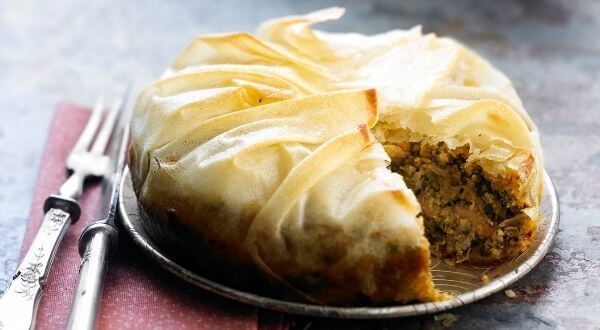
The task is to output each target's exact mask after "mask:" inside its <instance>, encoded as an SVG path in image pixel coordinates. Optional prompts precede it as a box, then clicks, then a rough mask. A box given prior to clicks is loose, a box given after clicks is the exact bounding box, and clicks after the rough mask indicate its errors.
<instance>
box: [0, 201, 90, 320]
mask: <svg viewBox="0 0 600 330" xmlns="http://www.w3.org/2000/svg"><path fill="white" fill-rule="evenodd" d="M44 211H45V216H44V220H43V221H42V225H41V227H40V229H39V230H38V232H37V234H36V236H35V238H34V240H33V243H32V244H31V247H30V248H29V250H28V251H27V254H26V255H25V258H23V261H22V262H21V264H20V265H19V268H18V269H17V272H16V273H15V275H14V276H13V280H12V282H11V283H10V286H9V287H8V288H7V289H6V291H5V292H4V295H3V296H2V298H1V299H0V329H33V328H34V327H35V320H36V316H37V307H38V304H39V301H40V297H41V294H42V286H43V285H44V284H45V283H46V280H47V278H48V273H49V270H50V265H51V264H52V261H53V259H54V255H55V254H56V251H57V250H58V246H59V244H60V241H61V240H62V238H63V236H64V234H65V232H66V229H67V228H68V227H69V225H70V224H71V223H72V222H75V221H76V220H77V219H78V218H79V215H80V210H79V206H78V204H77V202H76V201H75V200H73V199H70V198H65V197H61V196H50V197H48V199H46V202H45V203H44Z"/></svg>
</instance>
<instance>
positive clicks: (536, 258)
mask: <svg viewBox="0 0 600 330" xmlns="http://www.w3.org/2000/svg"><path fill="white" fill-rule="evenodd" d="M130 177H131V175H130V172H129V167H128V166H126V167H125V169H124V172H123V176H122V179H121V182H120V184H119V196H120V198H119V212H120V214H121V221H122V224H123V227H124V228H125V230H126V231H127V232H128V233H129V235H130V237H131V238H132V239H133V241H134V242H135V244H136V245H137V247H138V248H140V249H141V250H142V252H143V253H144V254H145V255H146V256H147V257H149V258H150V259H152V260H153V261H155V262H156V263H158V264H159V265H160V266H161V267H162V268H164V269H165V270H167V271H168V272H169V273H171V274H173V275H175V276H177V277H179V278H181V279H183V280H184V281H186V282H188V283H190V284H192V285H195V286H197V287H200V288H202V289H204V290H207V291H209V292H212V293H215V294H217V295H220V296H223V297H226V298H229V299H232V300H235V301H238V302H242V303H245V304H248V305H253V306H256V307H261V308H266V309H270V310H275V311H279V312H285V313H291V314H300V315H309V316H319V317H330V318H341V319H383V318H397V317H408V316H416V315H424V314H432V313H440V312H443V311H446V310H449V309H452V308H456V307H459V306H464V305H467V304H470V303H473V302H475V301H478V300H481V299H483V298H486V297H488V296H490V295H492V294H494V293H497V292H499V291H500V290H502V289H504V288H506V287H508V286H510V285H511V284H513V283H514V282H516V281H518V280H519V279H521V278H523V276H525V275H526V274H527V273H529V272H530V271H531V270H533V268H535V267H536V266H537V265H538V264H539V263H540V261H541V260H542V259H543V258H544V256H545V255H546V254H547V253H548V251H549V250H550V247H551V246H552V244H553V243H554V241H555V239H556V235H557V232H558V226H559V223H560V205H559V200H558V195H557V193H556V188H555V185H554V181H553V180H552V178H551V177H550V176H549V175H548V173H547V171H546V170H544V173H543V181H544V182H543V185H544V188H543V189H548V195H549V199H550V203H551V208H552V211H551V212H552V215H551V219H550V223H549V225H548V230H547V232H546V235H545V237H544V239H543V240H542V242H541V243H540V245H539V247H538V248H537V249H536V250H535V252H534V253H533V254H532V255H531V256H529V258H527V259H526V260H524V261H523V262H522V263H521V264H520V265H519V266H517V267H516V268H515V269H514V270H513V271H510V272H508V273H506V274H504V275H502V276H499V277H497V278H494V279H491V280H490V281H489V283H487V284H485V285H484V286H482V287H479V288H477V289H475V290H472V291H469V292H465V293H462V294H460V295H457V296H455V297H454V298H452V299H448V300H443V301H436V302H426V303H416V304H405V305H395V306H383V307H339V306H327V305H315V304H305V303H299V302H291V301H286V300H280V299H276V298H271V297H264V296H261V295H258V294H254V293H250V292H245V291H241V290H237V289H234V288H231V287H228V286H226V285H223V284H220V283H218V282H215V281H213V280H210V279H208V278H205V277H203V276H201V275H199V274H197V273H195V272H193V271H190V270H188V269H186V268H185V267H184V266H181V265H179V264H178V263H176V262H175V261H173V260H171V259H170V258H169V257H168V256H167V255H165V254H164V253H163V252H161V251H160V250H158V249H157V248H155V247H154V244H153V243H149V242H148V240H147V239H146V238H145V237H144V235H143V234H141V233H140V232H139V230H138V228H137V227H136V226H135V225H134V224H133V222H132V221H131V219H130V216H131V215H130V214H129V213H128V212H127V209H126V205H125V203H126V200H132V199H136V197H135V195H134V196H125V195H124V194H123V192H124V189H125V184H126V180H129V179H130Z"/></svg>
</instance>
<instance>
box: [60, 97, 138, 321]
mask: <svg viewBox="0 0 600 330" xmlns="http://www.w3.org/2000/svg"><path fill="white" fill-rule="evenodd" d="M128 103H131V102H128ZM129 106H131V104H129ZM128 113H129V111H127V114H124V115H123V116H122V122H121V123H120V125H119V126H120V131H121V135H120V136H119V139H120V146H119V148H118V150H117V155H116V157H114V159H115V160H116V161H115V162H114V163H113V164H111V166H112V169H113V173H112V175H107V176H105V177H104V180H103V182H102V194H103V196H102V201H101V205H100V208H99V210H98V218H99V219H100V220H97V221H95V222H93V223H91V224H90V225H89V226H88V227H87V228H86V229H85V230H84V231H83V232H82V233H81V236H80V238H79V254H80V255H81V257H82V261H81V265H80V268H79V279H78V282H77V290H76V293H75V297H74V299H73V304H72V306H71V312H70V314H69V319H68V323H67V329H78V330H79V329H94V328H95V326H96V318H97V314H98V308H99V305H100V300H101V296H102V289H103V285H104V278H105V275H106V271H107V266H108V260H109V256H110V254H112V253H114V252H116V249H117V242H118V229H117V226H116V224H115V217H116V213H117V204H118V200H119V185H120V182H121V177H122V175H123V168H124V165H125V160H126V154H127V147H128V143H129V115H128Z"/></svg>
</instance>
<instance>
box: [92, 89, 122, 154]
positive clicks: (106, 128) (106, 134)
mask: <svg viewBox="0 0 600 330" xmlns="http://www.w3.org/2000/svg"><path fill="white" fill-rule="evenodd" d="M122 103H123V101H122V100H121V98H119V99H117V100H115V101H114V102H113V104H112V107H111V108H110V112H109V113H108V115H106V119H105V120H104V125H102V128H101V129H100V132H99V133H98V136H96V140H95V141H94V144H93V146H92V149H91V150H90V152H91V153H92V154H96V155H100V154H103V153H104V149H106V144H107V143H108V139H109V138H110V136H111V134H112V131H113V128H114V127H115V122H116V119H117V113H119V110H121V104H122Z"/></svg>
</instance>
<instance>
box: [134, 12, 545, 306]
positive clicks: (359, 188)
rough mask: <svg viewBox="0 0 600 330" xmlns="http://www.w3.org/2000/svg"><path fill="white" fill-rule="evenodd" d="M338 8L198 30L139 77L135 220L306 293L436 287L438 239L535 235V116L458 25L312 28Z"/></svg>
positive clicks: (480, 244)
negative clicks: (144, 78)
mask: <svg viewBox="0 0 600 330" xmlns="http://www.w3.org/2000/svg"><path fill="white" fill-rule="evenodd" d="M343 12H344V11H343V9H341V8H330V9H326V10H322V11H318V12H314V13H310V14H308V15H304V16H293V17H284V18H280V19H275V20H272V21H268V22H266V23H264V24H263V25H262V26H261V27H260V29H259V31H258V34H257V35H258V36H254V35H252V34H248V33H229V34H218V35H207V36H200V37H198V38H197V39H195V40H194V41H192V43H191V44H190V45H189V46H188V47H187V49H185V50H184V52H183V53H182V54H181V55H179V57H178V58H177V59H176V60H175V61H174V62H173V64H172V65H171V67H169V68H168V69H167V71H166V72H165V74H164V76H163V77H162V79H160V80H158V81H156V82H154V83H152V84H151V85H150V86H148V87H147V88H145V89H144V90H143V92H142V93H141V94H140V96H139V98H138V101H137V104H136V106H135V109H134V114H133V119H132V124H131V125H132V141H133V142H132V146H131V149H130V160H129V166H130V170H131V175H132V181H133V185H134V190H135V192H136V195H137V197H138V201H139V206H140V209H141V210H142V212H143V214H144V215H145V221H144V226H145V227H146V228H147V230H148V232H149V233H150V234H151V235H152V236H153V237H154V239H155V240H157V241H158V242H162V243H164V244H166V245H170V246H178V247H179V251H186V252H185V253H188V254H189V258H192V260H193V262H195V263H196V264H197V265H200V267H205V268H211V269H216V270H219V272H221V273H222V274H225V273H229V274H235V275H234V277H238V278H240V277H244V276H245V274H251V273H252V272H256V273H257V274H259V275H258V277H259V278H260V279H265V280H269V281H270V282H272V283H273V284H274V285H280V286H282V287H284V288H287V289H289V291H290V292H294V293H295V294H297V295H298V296H299V297H301V298H302V299H307V300H310V301H313V302H316V303H325V304H335V305H365V304H367V305H368V304H371V305H383V304H389V303H407V302H412V301H434V300H439V299H444V297H446V295H444V294H442V293H440V292H438V291H437V290H436V289H435V287H434V285H433V282H432V279H431V274H430V272H429V267H430V258H431V256H432V255H433V256H435V257H440V258H447V259H448V260H452V261H453V262H457V263H461V262H462V263H494V262H500V261H502V260H505V259H507V258H510V257H513V256H515V255H518V254H519V253H521V252H522V251H523V250H524V249H525V248H526V247H527V245H528V244H529V243H530V242H531V240H532V239H533V238H534V233H535V229H536V223H537V220H538V218H539V207H540V199H541V174H542V158H541V151H540V146H539V137H538V133H537V129H536V127H535V125H534V124H533V122H532V121H531V119H530V118H529V116H528V115H527V113H526V112H525V111H524V109H523V106H522V104H521V101H520V99H519V97H518V96H517V94H516V92H515V90H514V88H513V87H512V85H511V83H510V81H509V80H508V79H507V78H506V77H505V76H504V75H503V74H502V73H500V72H499V71H497V70H496V69H494V68H493V67H492V66H491V65H490V64H489V63H487V62H486V61H485V60H483V59H482V58H480V57H479V56H478V55H476V54H475V53H474V52H472V51H470V50H469V49H467V48H465V47H464V46H463V45H461V44H459V43H458V42H456V41H454V40H451V39H447V38H439V37H436V36H435V35H433V34H426V35H423V34H422V33H421V31H420V28H419V27H416V28H413V29H411V30H394V31H390V32H387V33H383V34H378V35H374V36H365V35H361V34H355V33H326V32H323V31H318V30H315V29H313V28H312V25H313V24H315V23H320V22H324V21H328V20H333V19H337V18H339V17H340V16H341V15H342V14H343ZM224 276H225V275H224ZM248 276H250V275H248Z"/></svg>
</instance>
